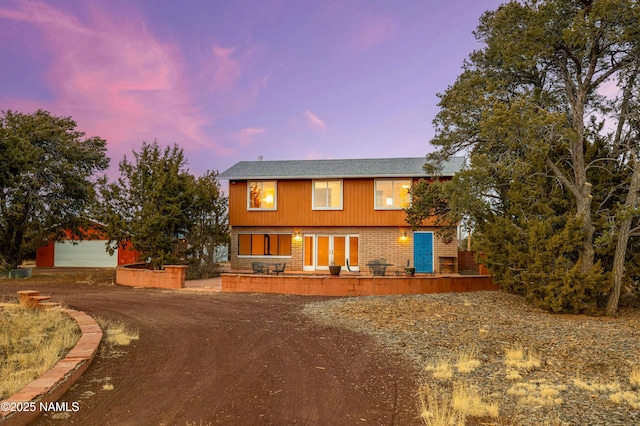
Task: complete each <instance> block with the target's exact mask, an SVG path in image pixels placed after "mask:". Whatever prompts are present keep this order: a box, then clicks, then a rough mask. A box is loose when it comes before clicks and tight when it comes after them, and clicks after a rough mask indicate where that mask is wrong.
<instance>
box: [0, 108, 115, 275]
mask: <svg viewBox="0 0 640 426" xmlns="http://www.w3.org/2000/svg"><path fill="white" fill-rule="evenodd" d="M105 151H106V142H105V140H104V139H101V138H99V137H92V138H85V134H84V133H83V132H79V131H77V130H76V122H75V121H73V119H71V117H56V116H53V115H51V114H50V113H49V112H47V111H42V110H38V111H36V112H34V113H32V114H22V113H18V112H13V111H6V112H4V113H3V116H2V117H0V268H17V267H18V265H20V264H21V263H22V261H23V260H25V259H26V258H28V257H29V256H32V255H33V254H34V253H35V251H36V249H37V248H38V247H40V246H42V245H43V244H45V243H46V242H47V241H48V240H49V239H50V238H53V239H58V238H62V236H63V235H64V234H63V233H62V230H63V229H68V230H71V231H72V233H74V234H75V235H76V236H78V237H82V232H81V230H82V225H83V218H84V217H85V213H86V210H87V208H88V206H89V204H90V201H91V200H92V198H93V194H94V192H93V186H94V179H93V175H94V174H95V173H98V172H100V171H102V170H105V169H106V168H107V167H108V165H109V159H108V158H107V157H106V156H105Z"/></svg>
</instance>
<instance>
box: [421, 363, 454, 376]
mask: <svg viewBox="0 0 640 426" xmlns="http://www.w3.org/2000/svg"><path fill="white" fill-rule="evenodd" d="M425 371H432V372H433V377H434V378H436V379H440V380H446V379H450V378H452V377H453V366H452V365H451V359H450V358H441V359H438V360H436V361H435V362H434V363H433V364H430V365H427V366H426V367H425Z"/></svg>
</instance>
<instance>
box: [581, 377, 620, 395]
mask: <svg viewBox="0 0 640 426" xmlns="http://www.w3.org/2000/svg"><path fill="white" fill-rule="evenodd" d="M573 385H574V386H575V387H577V388H578V389H582V390H585V391H588V392H603V393H609V392H619V391H620V390H621V386H620V383H619V382H617V381H612V382H610V383H598V382H591V383H590V382H586V381H584V380H582V379H581V378H580V377H576V378H575V379H573Z"/></svg>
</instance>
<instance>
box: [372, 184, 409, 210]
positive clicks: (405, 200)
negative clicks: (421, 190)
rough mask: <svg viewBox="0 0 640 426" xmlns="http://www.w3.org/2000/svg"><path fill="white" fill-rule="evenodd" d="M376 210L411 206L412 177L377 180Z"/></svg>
mask: <svg viewBox="0 0 640 426" xmlns="http://www.w3.org/2000/svg"><path fill="white" fill-rule="evenodd" d="M375 185H376V196H375V198H376V201H375V203H376V204H375V208H376V210H400V209H404V208H407V207H409V204H410V202H411V200H410V199H409V188H411V180H410V179H394V180H391V179H378V180H376V184H375Z"/></svg>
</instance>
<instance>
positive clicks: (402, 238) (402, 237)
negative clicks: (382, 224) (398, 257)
mask: <svg viewBox="0 0 640 426" xmlns="http://www.w3.org/2000/svg"><path fill="white" fill-rule="evenodd" d="M408 239H409V237H407V233H406V232H405V231H402V232H401V233H400V241H407V240H408Z"/></svg>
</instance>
